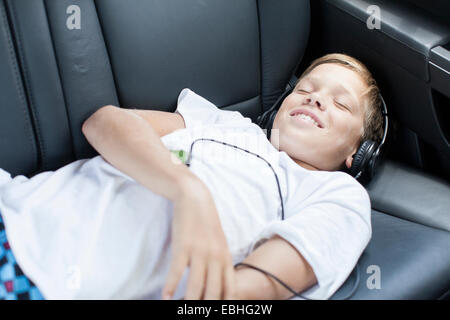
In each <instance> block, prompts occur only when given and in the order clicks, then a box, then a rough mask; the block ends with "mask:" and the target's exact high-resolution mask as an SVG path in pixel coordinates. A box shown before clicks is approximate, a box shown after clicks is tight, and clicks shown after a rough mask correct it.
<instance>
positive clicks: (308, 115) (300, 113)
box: [289, 109, 323, 129]
mask: <svg viewBox="0 0 450 320" xmlns="http://www.w3.org/2000/svg"><path fill="white" fill-rule="evenodd" d="M289 115H290V116H291V117H298V118H300V119H301V120H303V121H305V122H309V123H312V124H314V125H315V126H316V127H318V128H321V129H322V128H323V124H322V121H320V119H319V118H318V117H317V116H316V115H315V114H314V113H312V112H311V111H308V110H305V109H296V110H294V111H291V113H289Z"/></svg>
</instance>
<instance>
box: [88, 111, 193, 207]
mask: <svg viewBox="0 0 450 320" xmlns="http://www.w3.org/2000/svg"><path fill="white" fill-rule="evenodd" d="M167 114H168V113H167ZM171 115H173V116H174V117H176V116H178V117H181V116H180V115H177V114H171ZM158 120H159V121H160V122H161V121H162V124H161V125H160V126H159V128H160V129H159V131H161V130H162V128H164V127H168V128H171V129H172V131H173V130H175V129H176V128H182V127H184V123H183V121H182V120H181V123H180V122H179V121H177V119H176V118H174V119H169V118H168V117H167V116H166V117H165V118H163V117H161V116H160V117H159V119H158ZM82 131H83V134H84V135H85V137H86V139H87V140H88V141H89V143H90V144H91V145H92V146H93V147H94V148H95V149H96V150H97V151H98V153H100V154H101V155H102V157H103V158H105V159H106V160H107V161H108V162H109V163H111V164H112V165H113V166H114V167H116V168H118V169H119V170H121V171H122V172H124V173H126V174H127V175H128V176H130V177H132V178H133V179H135V180H136V181H138V182H139V183H141V184H142V185H144V186H145V187H147V188H149V189H150V190H152V191H154V192H156V193H158V194H160V195H162V196H164V197H166V198H168V199H170V200H175V198H176V197H178V194H179V192H180V191H181V190H180V186H181V185H182V183H181V182H183V181H184V180H186V178H193V177H194V175H193V174H192V173H191V171H190V170H189V169H188V168H187V167H186V166H183V165H177V164H176V162H174V161H171V159H172V156H171V153H170V151H169V150H167V148H166V147H165V146H164V145H163V143H162V141H161V139H160V135H163V134H165V133H168V132H162V131H161V132H157V131H156V130H155V129H154V128H153V127H152V126H150V125H149V122H148V120H146V119H144V118H143V117H141V116H139V115H138V114H137V113H136V111H133V110H127V109H121V108H118V107H115V106H104V107H102V108H100V109H99V110H97V111H96V112H95V113H94V114H93V115H92V116H90V117H89V118H88V119H87V120H86V121H85V122H84V124H83V127H82ZM166 131H167V129H166Z"/></svg>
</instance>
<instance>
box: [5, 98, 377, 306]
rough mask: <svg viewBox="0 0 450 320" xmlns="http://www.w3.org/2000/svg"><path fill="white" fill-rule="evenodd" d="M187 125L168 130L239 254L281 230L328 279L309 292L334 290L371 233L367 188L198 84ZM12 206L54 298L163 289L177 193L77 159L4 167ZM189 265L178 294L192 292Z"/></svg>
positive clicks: (27, 262) (15, 239)
mask: <svg viewBox="0 0 450 320" xmlns="http://www.w3.org/2000/svg"><path fill="white" fill-rule="evenodd" d="M176 112H178V113H180V114H181V115H182V116H183V118H184V121H185V124H186V128H184V129H180V130H176V131H174V132H172V133H170V134H168V135H166V136H164V137H162V139H161V140H162V141H163V143H164V145H165V146H166V147H167V148H168V149H171V150H185V151H187V152H189V151H190V147H191V143H192V142H193V141H194V140H196V139H199V138H206V139H216V140H219V141H223V142H226V143H229V144H233V145H236V146H238V147H241V148H244V149H247V150H248V151H250V152H254V153H257V154H258V155H260V157H262V158H264V159H265V160H267V161H268V162H269V163H270V164H271V166H272V168H273V169H274V170H275V172H276V174H277V178H278V181H279V185H280V191H281V194H282V197H283V204H284V214H285V219H284V220H281V202H280V196H279V189H278V186H277V182H276V178H275V175H274V173H273V171H272V169H271V168H270V167H269V165H268V164H267V163H266V162H265V161H264V160H262V159H260V158H257V157H256V156H254V155H251V154H249V153H247V152H245V151H242V150H240V149H236V148H233V147H230V146H226V145H224V144H220V143H216V142H212V141H198V142H196V143H195V145H194V147H193V150H192V158H191V160H190V167H189V168H190V170H192V172H194V173H195V174H196V175H197V176H198V177H199V178H200V179H201V180H202V181H203V182H204V183H205V184H206V185H207V186H208V188H209V190H210V191H211V194H212V196H213V199H214V202H215V205H216V208H217V211H218V214H219V216H220V221H221V224H222V227H223V229H224V233H225V236H226V238H227V241H228V245H229V249H230V251H231V254H232V257H233V262H234V263H237V262H241V261H243V260H244V259H245V257H246V256H247V255H249V254H250V253H251V252H252V250H254V249H255V248H256V247H257V246H259V245H261V244H262V243H263V242H264V241H265V240H267V239H269V238H270V237H271V236H272V235H275V234H278V235H280V236H281V237H283V238H284V239H285V240H287V241H288V242H290V243H291V244H292V245H293V246H294V247H295V248H296V249H297V250H298V251H299V252H300V253H301V254H302V255H303V256H304V257H305V259H306V260H307V261H308V262H309V264H310V265H311V267H312V269H313V270H314V273H315V275H316V277H317V279H318V283H317V284H316V285H314V286H313V287H311V288H310V289H308V290H307V291H305V292H303V295H304V296H306V297H308V298H312V299H327V298H329V297H330V296H331V295H332V294H333V293H334V292H335V291H336V290H337V289H338V288H339V287H340V286H341V285H342V283H343V282H344V281H345V280H346V278H347V277H348V275H349V274H350V272H351V271H352V269H353V268H354V266H355V264H356V262H357V260H358V258H359V256H360V255H361V253H362V252H363V250H364V249H365V247H366V245H367V244H368V242H369V240H370V237H371V222H370V212H371V210H370V200H369V197H368V194H367V192H366V190H365V189H364V188H363V187H362V186H361V185H360V184H359V183H358V182H357V181H356V180H354V179H353V178H352V177H351V176H350V175H348V174H346V173H343V172H327V171H312V170H307V169H305V168H303V167H301V166H299V165H297V164H296V163H295V162H294V161H293V160H292V159H291V158H290V157H289V156H288V155H287V154H286V153H285V152H279V151H278V150H277V149H275V148H274V147H273V146H272V144H271V143H270V142H269V141H268V140H267V138H266V135H265V133H264V132H263V130H261V129H260V128H259V127H258V126H257V125H256V124H253V123H252V122H251V120H250V119H249V118H245V117H243V116H242V115H241V114H240V113H239V112H236V111H225V110H220V109H219V108H217V107H216V106H215V105H214V104H212V103H211V102H209V101H208V100H206V99H204V98H203V97H201V96H199V95H197V94H196V93H195V92H193V91H191V90H189V89H183V90H182V91H181V93H180V95H179V97H178V105H177V111H176ZM0 212H1V214H2V216H3V219H4V221H5V226H6V232H7V236H8V239H9V242H10V245H11V248H12V250H13V252H14V254H15V256H16V259H17V261H18V263H19V265H20V266H21V267H22V269H23V271H24V272H25V274H27V276H28V277H29V278H30V279H31V280H32V281H33V282H34V283H35V284H36V285H37V286H38V288H39V289H40V290H41V292H42V294H43V295H44V297H45V298H47V299H78V298H84V299H91V298H100V299H115V298H124V299H139V298H145V299H147V298H148V299H160V298H161V290H162V287H163V285H164V282H165V279H166V275H167V272H168V267H169V265H170V251H171V242H170V239H171V220H172V214H173V206H172V202H170V201H169V200H167V199H165V198H164V197H161V196H159V195H157V194H155V193H153V192H152V191H150V190H148V189H146V188H145V187H143V186H142V185H140V184H138V183H136V182H135V181H134V180H133V179H131V178H130V177H128V176H127V175H125V174H123V173H122V172H120V171H119V170H117V169H115V168H114V167H112V166H111V165H110V164H109V163H107V162H106V161H104V159H103V158H102V157H100V156H97V157H95V158H92V159H85V160H79V161H76V162H73V163H71V164H69V165H66V166H65V167H62V168H60V169H59V170H56V171H54V172H44V173H41V174H38V175H36V176H34V177H32V178H31V179H28V178H26V177H24V176H17V177H15V178H14V179H11V177H10V175H9V174H7V173H6V172H5V171H2V170H1V169H0ZM188 271H189V269H186V271H185V274H184V276H183V279H182V280H181V282H180V285H179V287H178V289H177V291H176V293H175V295H174V298H181V297H183V295H184V291H185V287H186V282H187V276H188Z"/></svg>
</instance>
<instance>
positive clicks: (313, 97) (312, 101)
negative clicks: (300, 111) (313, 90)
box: [305, 94, 323, 109]
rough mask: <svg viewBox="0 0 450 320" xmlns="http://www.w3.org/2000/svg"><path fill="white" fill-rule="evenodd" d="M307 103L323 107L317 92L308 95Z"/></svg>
mask: <svg viewBox="0 0 450 320" xmlns="http://www.w3.org/2000/svg"><path fill="white" fill-rule="evenodd" d="M305 100H306V103H307V104H310V105H313V106H317V107H319V108H320V109H321V108H322V107H323V105H322V103H321V102H320V100H319V98H318V97H317V96H316V95H315V94H310V95H309V96H308V97H306V99H305Z"/></svg>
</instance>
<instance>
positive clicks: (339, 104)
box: [335, 101, 351, 111]
mask: <svg viewBox="0 0 450 320" xmlns="http://www.w3.org/2000/svg"><path fill="white" fill-rule="evenodd" d="M335 104H336V105H338V106H339V107H341V108H344V109H347V110H348V111H351V109H350V107H349V106H347V105H345V104H343V103H340V102H337V101H335Z"/></svg>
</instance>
